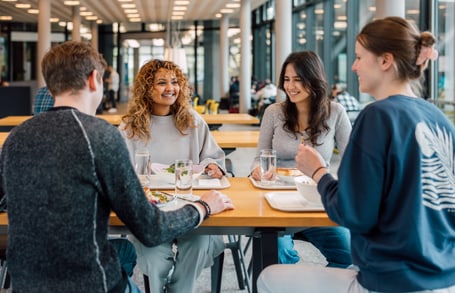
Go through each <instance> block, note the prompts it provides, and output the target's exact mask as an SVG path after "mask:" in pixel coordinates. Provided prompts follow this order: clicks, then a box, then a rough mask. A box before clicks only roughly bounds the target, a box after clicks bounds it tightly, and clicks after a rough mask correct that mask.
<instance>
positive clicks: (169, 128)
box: [119, 59, 225, 293]
mask: <svg viewBox="0 0 455 293" xmlns="http://www.w3.org/2000/svg"><path fill="white" fill-rule="evenodd" d="M190 102H191V90H190V87H189V83H188V80H187V79H186V77H185V76H184V74H183V72H182V70H181V69H180V68H179V67H178V66H177V65H176V64H175V63H173V62H170V61H162V60H156V59H155V60H151V61H149V62H147V63H146V64H145V65H144V66H142V68H141V69H140V70H139V73H138V74H137V76H136V79H135V81H134V85H133V88H132V99H131V100H130V103H129V105H128V110H127V114H126V115H125V116H124V117H123V119H122V124H121V125H120V126H119V130H120V132H121V133H122V135H123V137H124V138H125V142H126V145H127V147H128V150H129V152H130V159H131V161H132V162H133V161H134V154H135V152H136V151H137V150H139V151H143V150H147V151H148V152H149V153H150V158H151V161H152V163H160V164H167V165H170V164H172V163H174V162H175V160H176V159H191V160H192V161H193V163H194V164H196V165H203V166H204V167H205V172H206V173H207V174H208V175H210V176H211V177H213V178H221V177H222V176H223V175H224V174H225V171H224V168H225V167H224V166H225V155H224V151H223V150H222V149H221V148H220V147H219V146H218V144H217V143H216V141H215V139H214V138H213V136H212V135H211V133H210V130H209V127H208V125H207V123H206V122H205V121H204V119H203V118H202V117H201V116H200V115H199V114H198V113H197V112H196V111H194V110H193V108H192V107H191V103H190ZM131 240H132V242H133V244H134V245H135V247H136V252H137V255H138V260H137V262H138V266H139V268H140V270H141V271H142V272H143V273H144V274H146V275H147V276H148V277H149V279H150V287H151V289H152V290H151V291H152V292H162V291H163V289H165V290H166V292H169V293H171V292H193V290H194V285H195V281H196V279H197V277H198V276H199V274H200V273H201V271H202V269H203V268H205V267H209V266H211V265H212V264H213V259H214V258H215V257H216V256H217V255H219V254H220V253H221V252H222V251H223V250H224V242H223V240H222V238H221V237H220V236H209V235H192V234H189V235H185V236H183V237H179V238H177V239H174V240H173V241H170V242H168V243H163V244H161V245H158V246H155V247H146V246H145V245H143V244H142V243H141V242H139V241H138V240H137V239H134V238H133V239H131Z"/></svg>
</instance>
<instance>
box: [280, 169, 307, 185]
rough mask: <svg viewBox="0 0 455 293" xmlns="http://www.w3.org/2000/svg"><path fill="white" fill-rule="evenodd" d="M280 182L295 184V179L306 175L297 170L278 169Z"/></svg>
mask: <svg viewBox="0 0 455 293" xmlns="http://www.w3.org/2000/svg"><path fill="white" fill-rule="evenodd" d="M276 175H277V177H278V180H281V181H283V182H286V183H291V184H294V178H295V177H298V176H302V175H305V174H303V173H302V172H301V171H300V170H299V169H297V168H276Z"/></svg>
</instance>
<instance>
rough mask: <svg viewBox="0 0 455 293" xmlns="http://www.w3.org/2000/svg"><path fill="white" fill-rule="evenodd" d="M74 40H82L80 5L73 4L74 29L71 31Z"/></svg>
mask: <svg viewBox="0 0 455 293" xmlns="http://www.w3.org/2000/svg"><path fill="white" fill-rule="evenodd" d="M71 38H72V40H73V41H80V40H81V15H80V7H79V5H77V6H73V31H72V33H71Z"/></svg>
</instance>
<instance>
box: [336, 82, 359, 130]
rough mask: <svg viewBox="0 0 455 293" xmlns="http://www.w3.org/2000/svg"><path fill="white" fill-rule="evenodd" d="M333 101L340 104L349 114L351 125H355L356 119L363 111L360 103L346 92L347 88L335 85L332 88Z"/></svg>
mask: <svg viewBox="0 0 455 293" xmlns="http://www.w3.org/2000/svg"><path fill="white" fill-rule="evenodd" d="M332 99H334V100H335V101H337V102H338V103H340V104H341V105H342V106H343V107H344V108H345V109H346V112H347V113H348V116H349V120H350V121H351V124H354V121H355V119H356V118H357V116H358V115H359V113H360V111H361V110H362V109H361V107H360V103H359V101H357V99H356V98H355V97H353V96H352V95H351V94H349V93H348V92H347V91H346V90H345V86H343V85H341V84H334V85H333V86H332Z"/></svg>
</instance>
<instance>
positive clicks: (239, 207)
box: [0, 177, 336, 227]
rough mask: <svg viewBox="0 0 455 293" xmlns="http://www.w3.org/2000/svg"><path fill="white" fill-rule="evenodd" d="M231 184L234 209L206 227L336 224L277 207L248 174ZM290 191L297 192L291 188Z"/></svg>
mask: <svg viewBox="0 0 455 293" xmlns="http://www.w3.org/2000/svg"><path fill="white" fill-rule="evenodd" d="M229 182H230V183H231V186H230V187H229V188H227V189H223V190H221V192H223V193H224V194H226V195H228V196H229V197H230V198H231V199H232V202H233V203H234V205H235V209H234V210H232V211H226V212H223V213H221V214H218V215H212V216H211V217H210V218H209V219H207V220H205V221H204V223H203V224H202V227H310V226H334V225H336V224H335V223H333V222H332V221H331V220H330V219H329V218H328V216H327V214H326V213H325V212H323V211H321V212H282V211H279V210H275V209H273V208H272V207H271V206H270V205H269V204H268V202H267V200H266V199H265V197H264V195H265V194H266V193H267V192H277V190H266V189H259V188H256V187H254V186H253V185H252V184H251V182H250V180H249V179H248V178H243V177H242V178H241V177H233V178H229ZM204 192H206V190H195V191H194V193H195V194H202V193H204ZM287 192H296V191H292V190H287ZM7 225H8V217H7V215H6V214H5V213H0V226H3V227H5V226H7ZM110 225H111V226H124V224H123V223H122V222H121V221H120V220H119V219H118V218H117V216H116V215H115V214H114V213H112V215H111V221H110Z"/></svg>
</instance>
